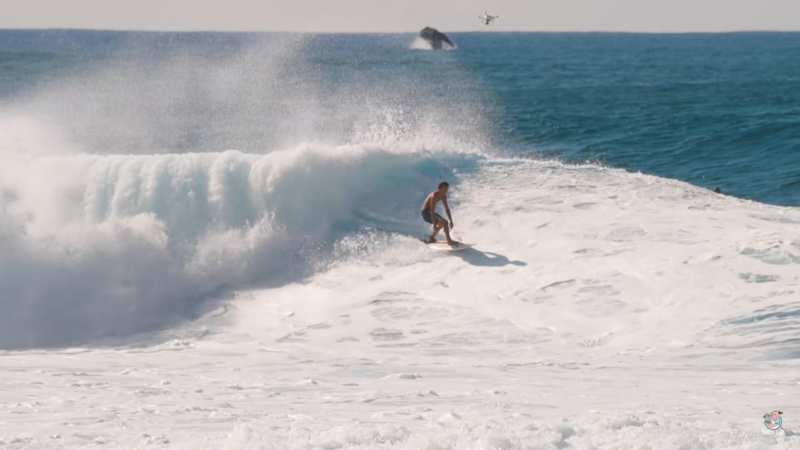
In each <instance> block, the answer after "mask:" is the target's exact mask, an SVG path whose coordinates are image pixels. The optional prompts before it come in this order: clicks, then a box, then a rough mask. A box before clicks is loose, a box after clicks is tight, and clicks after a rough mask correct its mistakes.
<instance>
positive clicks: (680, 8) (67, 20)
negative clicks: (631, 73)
mask: <svg viewBox="0 0 800 450" xmlns="http://www.w3.org/2000/svg"><path fill="white" fill-rule="evenodd" d="M484 9H488V10H489V11H490V12H491V13H493V14H497V15H500V16H501V18H500V20H498V22H497V23H496V25H495V26H493V27H491V28H486V27H483V26H482V25H481V24H480V23H479V22H478V19H477V16H478V15H479V14H480V13H482V12H483V10H484ZM0 11H2V13H1V14H0V28H41V27H63V28H100V29H144V30H276V31H277V30H290V31H354V32H357V31H369V32H376V31H416V30H418V29H420V28H421V27H423V26H425V25H431V26H434V27H437V28H440V29H442V30H444V31H456V30H497V31H509V30H526V31H598V30H599V31H648V32H658V31H733V30H800V0H491V1H489V0H439V1H436V0H428V1H421V0H407V1H396V0H124V1H123V0H0Z"/></svg>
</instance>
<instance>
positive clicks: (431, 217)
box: [420, 209, 446, 225]
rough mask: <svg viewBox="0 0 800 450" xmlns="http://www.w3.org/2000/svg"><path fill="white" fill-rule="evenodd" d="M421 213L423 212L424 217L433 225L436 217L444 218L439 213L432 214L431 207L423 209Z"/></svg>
mask: <svg viewBox="0 0 800 450" xmlns="http://www.w3.org/2000/svg"><path fill="white" fill-rule="evenodd" d="M420 213H421V214H422V219H423V220H424V221H425V222H428V223H429V224H431V225H433V220H434V219H439V220H444V217H442V216H440V215H439V214H436V213H433V214H431V211H430V210H429V209H423V210H422V211H420ZM445 222H446V220H445Z"/></svg>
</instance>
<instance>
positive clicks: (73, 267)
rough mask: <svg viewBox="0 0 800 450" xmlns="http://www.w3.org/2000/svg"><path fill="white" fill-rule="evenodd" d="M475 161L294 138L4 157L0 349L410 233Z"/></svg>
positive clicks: (143, 318) (303, 270) (138, 319)
mask: <svg viewBox="0 0 800 450" xmlns="http://www.w3.org/2000/svg"><path fill="white" fill-rule="evenodd" d="M7 163H8V161H7ZM474 163H475V161H474V158H472V157H469V156H460V157H454V159H451V160H450V161H445V160H443V159H441V158H436V157H434V156H432V155H431V154H428V153H409V154H397V153H391V152H388V151H385V150H381V149H374V148H367V147H339V148H326V147H306V148H297V149H292V150H287V151H282V152H274V153H270V154H267V155H254V154H244V153H240V152H235V151H229V152H224V153H206V154H165V155H142V156H137V155H130V156H99V155H76V156H70V157H48V158H36V159H32V160H24V161H18V162H17V163H16V164H14V165H11V166H10V165H9V164H6V165H5V167H4V168H3V171H2V180H3V186H0V189H2V191H1V192H3V196H4V203H3V205H4V208H3V209H2V210H0V213H1V214H0V224H2V228H0V230H2V234H0V237H1V238H0V239H1V240H0V244H2V247H3V252H2V254H0V269H2V270H0V272H1V273H3V276H2V277H0V291H2V292H3V293H4V294H3V295H4V304H3V306H4V311H5V312H6V314H3V316H2V318H1V319H0V329H2V332H0V345H2V346H3V347H19V346H38V345H54V344H64V343H69V342H77V341H81V340H84V339H87V338H96V337H99V336H109V335H128V334H131V333H134V332H138V331H145V330H148V329H153V328H155V327H159V326H163V325H165V324H168V323H170V322H172V321H174V320H176V319H179V318H185V317H187V316H192V315H193V314H195V313H197V312H198V308H199V307H201V306H202V303H201V302H199V301H198V300H199V299H202V298H205V297H206V296H208V295H210V294H212V293H215V292H216V291H218V290H219V289H221V288H223V287H226V286H236V285H242V284H244V283H253V282H259V283H270V282H285V281H287V280H293V279H299V278H301V277H303V276H304V275H306V274H308V273H309V271H310V270H312V269H313V268H315V267H319V266H320V265H324V264H325V261H326V258H327V257H328V255H330V253H331V252H332V251H333V250H334V244H335V243H336V242H337V241H339V240H340V239H342V238H343V237H345V236H347V235H348V234H350V233H354V232H358V231H362V230H365V229H372V230H379V231H383V232H394V233H413V232H414V231H419V230H418V227H417V226H416V220H414V219H416V215H417V212H416V209H417V208H418V205H417V204H416V203H417V200H418V199H420V198H422V197H423V196H424V194H425V191H424V189H425V188H426V187H428V186H432V185H435V184H436V182H437V180H439V179H452V178H453V167H457V166H460V167H461V169H462V170H469V169H470V167H471V166H473V165H474ZM412 220H413V222H412Z"/></svg>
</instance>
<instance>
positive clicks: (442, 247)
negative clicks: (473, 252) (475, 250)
mask: <svg viewBox="0 0 800 450" xmlns="http://www.w3.org/2000/svg"><path fill="white" fill-rule="evenodd" d="M422 242H425V240H422ZM425 245H427V246H428V248H429V249H431V250H433V251H437V252H460V251H461V250H466V249H468V248H470V247H472V244H465V243H463V242H456V244H455V245H450V244H448V243H447V242H446V241H437V242H434V243H431V244H429V243H427V242H425Z"/></svg>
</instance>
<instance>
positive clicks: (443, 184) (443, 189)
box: [439, 181, 450, 194]
mask: <svg viewBox="0 0 800 450" xmlns="http://www.w3.org/2000/svg"><path fill="white" fill-rule="evenodd" d="M449 187H450V183H448V182H447V181H442V182H441V183H439V192H441V193H443V194H444V193H445V192H447V188H449Z"/></svg>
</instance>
